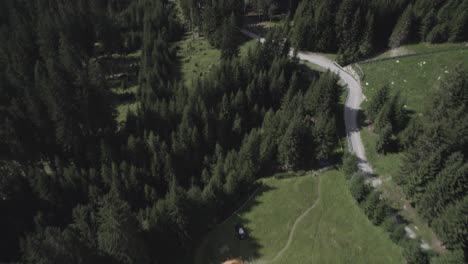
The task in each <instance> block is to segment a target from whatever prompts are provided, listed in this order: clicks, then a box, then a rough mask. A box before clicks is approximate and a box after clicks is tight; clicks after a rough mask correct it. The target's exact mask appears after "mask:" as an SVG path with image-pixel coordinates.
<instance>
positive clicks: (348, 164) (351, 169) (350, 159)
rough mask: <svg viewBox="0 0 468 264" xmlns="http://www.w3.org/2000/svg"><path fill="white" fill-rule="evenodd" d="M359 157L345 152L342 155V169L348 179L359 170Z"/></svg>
mask: <svg viewBox="0 0 468 264" xmlns="http://www.w3.org/2000/svg"><path fill="white" fill-rule="evenodd" d="M358 163H359V159H358V157H356V156H355V155H353V154H351V153H349V152H346V153H345V154H344V156H343V171H344V173H345V175H346V177H347V178H348V179H350V178H351V176H352V175H354V173H356V172H357V171H358V170H359V167H358Z"/></svg>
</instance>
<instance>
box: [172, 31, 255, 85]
mask: <svg viewBox="0 0 468 264" xmlns="http://www.w3.org/2000/svg"><path fill="white" fill-rule="evenodd" d="M255 43H256V41H255V40H249V41H246V42H244V43H243V44H242V45H241V46H240V55H241V56H245V55H246V54H247V51H248V49H249V48H250V47H253V46H254V45H255ZM178 45H179V53H178V54H179V57H180V60H181V62H182V65H181V72H182V78H183V79H184V83H185V86H186V87H190V86H191V83H192V82H193V81H194V80H196V79H197V77H201V76H203V75H205V74H206V73H208V72H209V71H210V70H211V68H213V67H214V66H216V65H217V64H218V63H219V62H220V60H221V59H220V57H221V51H220V50H218V49H215V48H213V47H211V46H210V44H209V43H208V41H207V40H206V39H205V38H203V37H199V38H192V36H191V35H188V36H186V37H185V38H184V39H183V40H182V41H180V42H179V44H178Z"/></svg>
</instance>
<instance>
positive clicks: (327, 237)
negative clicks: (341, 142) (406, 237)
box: [194, 170, 404, 264]
mask: <svg viewBox="0 0 468 264" xmlns="http://www.w3.org/2000/svg"><path fill="white" fill-rule="evenodd" d="M318 177H320V180H319V179H318ZM263 183H264V186H265V187H263V188H265V189H264V190H263V191H260V192H259V193H258V194H257V195H256V196H255V198H254V199H252V200H251V201H250V202H248V203H247V204H246V205H245V207H243V208H241V210H240V211H239V212H238V214H236V215H235V216H233V217H232V218H230V219H228V221H226V222H225V223H223V224H221V225H219V226H217V227H216V228H215V229H213V230H212V231H211V232H210V233H208V234H207V236H206V237H205V238H204V239H203V242H201V244H200V247H199V248H198V250H197V254H196V257H195V260H194V263H195V264H209V263H216V264H218V263H220V262H222V261H224V260H225V259H227V258H229V257H241V258H242V259H244V260H245V261H247V263H270V262H269V261H270V260H272V259H273V258H274V257H275V256H276V254H277V253H278V252H279V251H280V250H281V249H282V248H283V247H284V246H285V244H286V241H287V239H288V237H289V232H290V230H291V227H292V225H293V223H294V222H295V220H296V219H297V217H298V216H299V215H301V214H302V213H303V212H304V211H305V210H306V209H307V208H309V207H310V206H311V205H313V203H314V202H315V201H316V199H317V198H318V188H320V198H319V201H318V204H317V206H316V207H315V208H313V209H312V210H311V211H310V212H309V213H308V214H307V215H306V216H305V218H303V219H302V221H301V222H299V225H298V226H297V229H296V230H295V232H294V235H293V240H292V243H291V244H290V247H289V248H288V249H287V250H286V251H285V252H284V254H283V255H282V257H280V258H279V259H277V261H276V262H275V263H285V264H286V263H404V260H403V257H402V253H401V248H400V247H398V246H397V245H396V244H394V243H393V242H391V240H390V239H389V238H388V235H387V233H385V232H384V230H382V229H381V228H380V227H376V226H374V225H372V223H371V222H370V221H369V220H368V219H367V217H366V216H365V215H364V213H363V212H362V210H361V209H360V208H359V206H358V205H357V203H356V202H355V200H354V199H353V198H352V196H351V194H350V193H349V190H348V186H347V183H346V181H345V179H344V176H343V175H342V173H341V172H339V171H336V170H332V171H329V172H325V173H323V174H320V175H319V176H313V175H312V174H307V175H306V176H302V177H294V178H289V179H276V178H268V179H265V180H264V181H263ZM317 184H319V185H320V187H319V186H318V185H317ZM236 223H242V224H243V225H244V226H245V227H246V228H247V230H248V234H249V239H247V240H239V239H237V237H236V234H235V231H234V225H235V224H236Z"/></svg>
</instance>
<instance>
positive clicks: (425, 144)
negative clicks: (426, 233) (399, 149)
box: [396, 71, 468, 250]
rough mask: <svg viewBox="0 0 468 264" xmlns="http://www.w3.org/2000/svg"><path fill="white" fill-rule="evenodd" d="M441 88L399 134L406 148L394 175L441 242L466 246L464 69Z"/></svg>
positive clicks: (467, 81) (467, 143)
mask: <svg viewBox="0 0 468 264" xmlns="http://www.w3.org/2000/svg"><path fill="white" fill-rule="evenodd" d="M440 89H441V92H439V93H437V95H436V97H435V98H434V101H433V104H432V107H431V108H430V110H429V111H428V112H427V113H426V114H425V115H424V117H421V118H418V119H417V120H416V121H414V122H413V123H411V122H410V127H408V128H407V129H406V130H405V131H404V133H403V134H402V138H403V140H404V141H403V142H405V143H404V144H405V146H406V147H407V148H408V150H407V152H406V155H405V158H404V163H403V166H402V173H401V174H400V175H398V176H397V177H396V180H397V181H398V183H400V184H401V185H402V187H403V190H404V191H405V192H406V193H407V194H408V196H409V197H410V199H411V200H412V201H413V202H414V203H415V204H416V208H417V209H418V211H419V212H420V213H421V215H422V216H423V217H424V218H425V219H427V220H428V222H430V223H431V226H432V227H433V228H434V230H435V231H436V233H437V234H438V235H439V236H440V238H441V239H442V240H443V242H444V244H445V245H447V247H449V248H451V249H462V250H466V248H467V242H466V239H465V238H462V237H466V231H465V230H467V227H466V220H465V219H466V218H467V215H466V208H465V207H466V200H467V199H466V192H467V190H468V189H467V188H468V183H467V180H466V179H467V177H466V175H467V161H466V157H467V156H466V155H467V154H468V153H467V152H466V150H467V147H468V141H467V137H466V134H467V131H468V128H467V126H468V115H467V109H468V107H467V106H468V105H467V102H468V100H467V98H468V97H467V94H468V76H467V73H463V72H460V71H456V72H455V73H453V74H452V75H451V76H450V77H449V78H448V79H447V81H445V82H444V83H442V85H441V87H440ZM442 91H443V92H442ZM464 222H465V223H464Z"/></svg>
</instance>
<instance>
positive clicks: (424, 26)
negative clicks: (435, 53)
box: [419, 9, 437, 41]
mask: <svg viewBox="0 0 468 264" xmlns="http://www.w3.org/2000/svg"><path fill="white" fill-rule="evenodd" d="M436 22H437V21H436V14H435V12H434V9H431V10H430V11H429V12H427V14H426V15H425V16H424V18H423V20H422V22H421V29H420V31H419V35H420V39H421V40H423V41H425V40H427V35H428V34H429V32H431V30H432V28H433V27H434V26H435V24H436Z"/></svg>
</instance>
